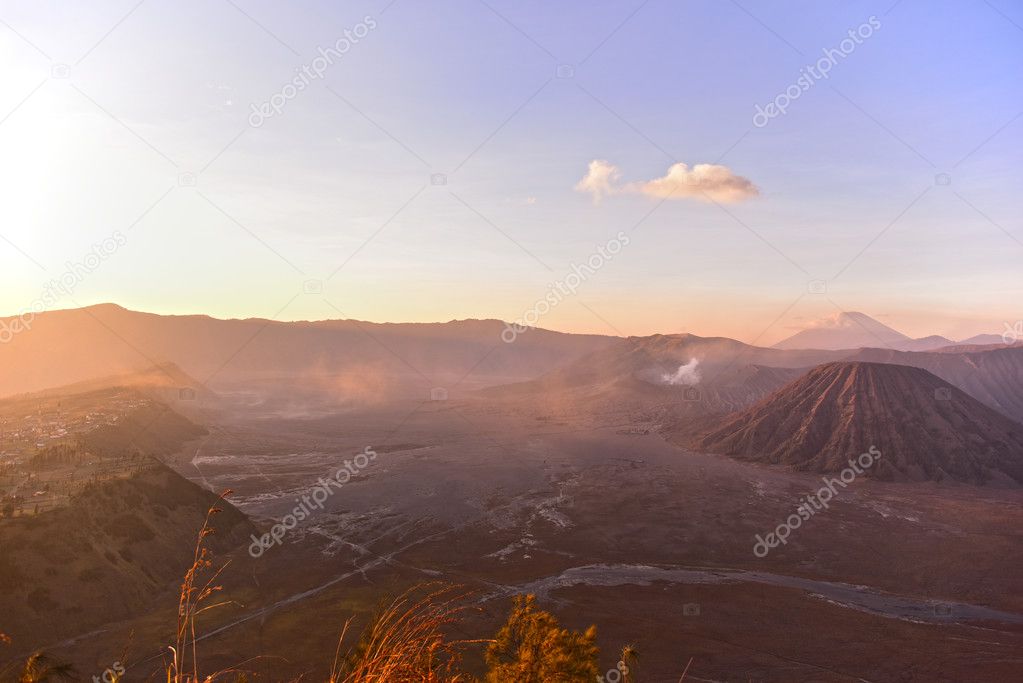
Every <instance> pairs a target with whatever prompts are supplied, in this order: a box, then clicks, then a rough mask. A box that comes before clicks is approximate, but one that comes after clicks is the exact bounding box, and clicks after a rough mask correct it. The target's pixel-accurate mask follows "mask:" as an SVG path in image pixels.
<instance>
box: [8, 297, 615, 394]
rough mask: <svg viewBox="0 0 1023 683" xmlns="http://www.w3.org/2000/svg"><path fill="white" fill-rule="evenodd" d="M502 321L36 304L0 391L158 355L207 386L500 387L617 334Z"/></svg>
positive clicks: (132, 368) (71, 378) (126, 368)
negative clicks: (397, 383)
mask: <svg viewBox="0 0 1023 683" xmlns="http://www.w3.org/2000/svg"><path fill="white" fill-rule="evenodd" d="M504 330H505V325H504V323H502V322H501V321H498V320H460V321H451V322H447V323H422V324H413V323H409V324H391V323H387V324H377V323H368V322H361V321H356V320H325V321H319V322H301V321H300V322H278V321H273V320H260V319H246V320H220V319H217V318H211V317H209V316H205V315H187V316H162V315H155V314H150V313H139V312H135V311H129V310H126V309H124V308H121V307H120V306H116V305H113V304H104V305H98V306H90V307H86V308H82V309H73V310H62V311H51V312H46V313H41V314H39V315H37V316H36V317H35V319H34V321H33V324H32V328H31V329H30V330H27V331H23V332H21V333H20V334H18V335H16V336H14V337H13V338H12V339H11V341H10V342H9V343H7V344H3V345H0V396H7V395H11V394H17V393H24V392H30V391H38V390H40V389H45V388H48V387H54V386H63V385H67V384H71V383H75V382H86V381H89V380H94V379H97V378H102V377H109V376H112V375H122V374H130V373H136V372H139V371H140V370H141V371H145V370H147V369H149V368H152V367H153V365H154V364H163V363H173V364H174V365H175V366H177V367H178V368H180V370H181V372H183V373H186V374H187V375H188V376H190V377H192V378H195V380H197V381H198V382H200V383H201V384H203V385H210V386H211V387H214V388H215V387H216V386H218V385H220V386H223V385H226V384H230V383H236V382H242V381H250V380H253V379H266V378H280V377H283V378H290V379H294V380H298V381H301V382H306V383H311V384H312V383H320V384H323V385H325V387H326V386H328V385H334V384H336V385H339V386H341V387H342V388H343V387H344V386H347V385H349V384H352V385H367V384H377V385H383V384H385V383H386V382H387V381H388V380H389V379H390V378H396V377H397V378H403V380H404V381H406V382H407V381H413V382H417V383H423V384H425V385H426V386H427V388H429V387H431V386H445V382H448V381H452V378H453V380H455V381H457V380H460V379H462V378H464V377H466V376H467V375H469V374H470V373H472V374H471V378H470V379H472V380H476V381H479V382H480V383H482V384H487V383H490V384H496V383H501V382H509V381H516V380H522V379H529V378H533V377H537V376H539V375H541V374H543V373H544V372H547V371H550V370H552V369H553V368H555V367H557V366H559V365H561V364H563V363H566V362H568V361H570V360H573V359H575V358H578V357H579V356H582V355H585V354H586V353H589V352H591V351H594V350H596V349H598V348H602V347H604V346H606V345H608V344H609V343H611V342H612V341H614V340H615V338H612V337H601V336H597V335H571V334H562V333H558V332H550V331H547V330H542V329H532V330H529V331H528V332H526V333H523V334H520V335H519V336H518V337H517V338H516V339H515V341H514V343H511V344H509V343H505V342H504V341H502V338H501V333H502V332H503V331H504ZM424 376H425V377H424ZM451 383H453V381H452V382H451ZM406 395H407V392H406Z"/></svg>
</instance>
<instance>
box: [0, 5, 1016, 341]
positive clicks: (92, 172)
mask: <svg viewBox="0 0 1023 683" xmlns="http://www.w3.org/2000/svg"><path fill="white" fill-rule="evenodd" d="M871 17H874V18H875V20H876V22H878V23H879V28H877V29H876V30H873V31H872V34H871V35H870V37H869V38H866V39H864V40H862V42H861V43H859V44H857V45H856V46H855V49H853V50H852V51H851V52H850V53H849V54H848V55H847V56H844V57H842V58H841V59H840V60H838V61H837V63H836V64H835V65H834V66H833V68H832V70H831V72H830V74H829V77H828V78H827V79H826V80H825V79H822V80H819V81H815V82H814V83H813V85H812V87H810V88H809V89H807V90H806V91H805V92H803V93H802V94H801V95H800V96H799V97H798V99H795V100H794V101H792V102H791V105H790V106H789V108H788V110H787V113H785V114H784V115H781V116H778V117H776V118H773V119H771V120H770V121H769V122H768V123H767V125H766V126H763V127H756V126H754V125H753V123H752V117H753V114H754V112H755V111H756V110H755V107H756V106H757V105H765V104H767V103H768V102H770V101H772V100H774V99H775V97H776V96H777V95H778V94H779V93H782V92H784V91H785V90H786V88H787V87H789V86H790V85H792V84H794V83H796V82H797V79H798V78H799V77H800V75H801V69H803V67H805V66H806V65H808V64H813V63H815V62H816V61H817V60H818V59H820V58H821V56H822V51H823V50H825V49H827V48H838V47H839V45H840V43H841V42H842V40H843V39H845V38H846V37H847V32H848V31H849V30H850V29H852V30H856V29H857V27H859V26H861V25H862V24H864V23H866V22H868V21H869V20H870V18H871ZM367 18H368V19H367ZM0 21H2V22H3V23H2V24H0V65H2V66H0V70H2V71H0V73H2V76H3V80H4V85H5V87H4V88H3V90H2V92H0V118H3V121H2V123H0V181H2V183H3V184H2V186H3V187H4V190H5V191H4V200H3V202H2V205H0V235H2V236H3V237H4V238H5V239H4V240H3V241H0V259H2V263H3V266H4V268H3V269H2V271H0V285H2V288H0V310H2V311H3V312H4V313H5V314H14V313H17V312H19V311H21V310H23V309H24V308H26V307H29V306H31V305H32V304H33V302H35V301H37V300H38V299H39V297H40V290H41V289H42V288H43V286H44V285H45V283H46V282H47V281H48V280H50V279H59V278H60V277H61V276H62V274H64V273H65V271H66V270H67V269H68V266H67V262H69V261H71V262H72V263H74V262H78V261H81V260H82V259H83V258H84V257H85V255H86V254H88V253H90V251H92V250H93V248H94V247H93V245H94V244H95V243H97V242H98V241H101V240H103V239H104V238H105V237H108V236H110V235H111V234H112V233H113V232H114V231H121V233H122V234H123V235H124V236H125V237H126V240H125V244H124V246H120V247H119V248H118V249H117V250H116V252H115V253H111V254H109V255H108V256H104V258H103V259H102V263H100V264H99V265H98V267H96V268H95V269H90V270H89V272H86V273H80V274H81V277H80V278H76V280H80V281H76V282H75V284H74V286H73V292H72V293H71V294H70V295H67V296H62V297H61V298H60V300H59V301H56V302H50V301H47V305H48V307H57V308H59V307H71V306H75V305H84V304H89V303H98V302H101V301H114V302H117V303H120V304H122V305H125V306H127V307H129V308H137V309H142V310H150V311H155V312H161V313H190V312H206V313H210V314H213V315H218V316H222V317H247V316H261V317H273V316H276V317H279V318H280V319H319V318H327V317H340V316H344V317H354V318H360V319H367V320H377V321H384V320H390V321H406V320H408V321H426V320H448V319H452V318H466V317H498V318H503V319H508V320H514V319H518V318H520V317H521V316H522V315H523V312H524V311H528V310H530V309H531V308H533V307H534V305H535V302H536V301H537V300H538V299H541V298H542V297H544V295H545V293H546V292H547V291H549V285H550V283H555V282H559V281H561V280H563V279H564V277H565V275H566V274H567V273H568V272H571V269H572V265H573V264H579V263H582V262H584V261H586V259H587V258H589V256H590V255H591V254H592V253H593V252H594V250H595V249H596V247H597V246H598V245H603V244H605V243H606V242H607V241H608V240H609V239H611V238H612V237H613V236H614V235H616V234H617V233H618V232H619V231H625V232H626V233H627V234H629V235H630V237H631V240H630V244H629V245H628V247H626V248H625V249H623V250H622V251H621V253H619V254H617V255H615V256H614V258H613V259H610V260H608V261H607V262H606V263H603V264H602V265H601V267H600V268H599V270H598V271H597V272H595V273H594V274H593V275H592V277H589V278H588V279H587V280H586V281H585V282H583V283H582V284H581V285H580V286H579V287H578V290H577V291H576V293H575V294H573V295H572V296H569V297H566V298H565V299H564V300H563V301H561V302H559V303H558V304H557V305H556V306H555V307H553V308H552V310H550V311H549V312H547V313H546V314H545V315H544V316H543V317H542V319H540V320H539V322H538V324H540V325H541V326H544V327H549V328H553V329H563V330H570V331H593V332H604V333H623V334H646V333H652V332H681V331H691V332H695V333H697V334H721V335H727V336H733V337H737V338H740V339H744V340H746V341H753V340H758V342H759V343H770V342H773V341H777V340H778V339H780V338H782V337H784V336H787V335H789V334H791V333H792V332H793V331H794V330H795V329H798V328H799V327H801V326H804V325H807V324H811V323H812V321H814V320H816V319H818V318H820V317H822V316H827V315H831V314H833V313H835V312H836V311H837V310H841V309H845V310H859V311H863V312H865V313H868V314H870V315H874V316H875V317H878V318H879V319H880V320H882V321H884V322H886V323H888V324H891V325H894V326H895V327H897V328H899V329H901V330H903V331H905V332H907V333H909V334H914V335H924V334H931V333H942V334H946V335H949V336H952V337H964V336H969V335H972V334H975V333H978V332H986V331H990V332H1000V331H1001V330H1002V329H1003V325H1004V323H1005V322H1012V321H1015V320H1017V319H1019V318H1020V317H1023V312H1021V311H1020V310H1019V303H1018V302H1019V301H1021V300H1023V296H1021V294H1023V277H1021V273H1023V269H1021V262H1023V226H1021V225H1020V218H1019V217H1020V215H1023V212H1021V208H1023V206H1021V204H1023V200H1021V199H1020V197H1021V193H1020V192H1019V190H1018V188H1019V185H1020V172H1019V164H1020V150H1021V149H1023V145H1021V142H1023V118H1020V114H1021V112H1023V88H1020V87H1019V74H1020V73H1021V72H1023V69H1021V67H1023V9H1021V8H1020V7H1019V6H1018V5H1016V4H1013V3H1010V2H1006V1H1005V0H991V2H990V3H987V2H983V1H980V0H978V1H976V2H972V1H966V0H961V1H957V2H923V1H921V0H901V1H900V2H894V0H889V1H887V2H786V3H780V2H777V3H774V2H772V3H768V2H754V1H753V0H740V1H739V2H684V3H683V2H668V1H667V0H649V1H648V2H642V1H633V2H562V3H541V2H510V1H507V2H499V1H498V0H486V2H483V1H482V0H458V1H452V2H433V3H417V2H412V0H395V1H394V2H390V0H385V1H384V2H345V3H325V2H322V3H321V2H304V3H289V4H287V5H285V4H283V3H273V2H255V1H250V0H232V1H231V2H229V1H228V0H220V1H216V0H208V1H205V2H173V3H172V2H168V1H167V0H144V1H143V2H141V3H140V2H138V0H131V1H129V2H91V3H80V4H78V5H75V6H73V7H58V6H57V5H56V4H41V3H37V2H6V3H4V4H3V5H2V6H0ZM369 23H372V24H373V25H374V27H373V28H370V29H369V30H368V31H366V32H365V33H364V37H361V38H359V39H358V40H356V41H352V43H351V44H350V46H349V47H350V49H348V51H347V52H345V54H344V55H343V56H341V57H340V58H338V59H336V60H335V63H333V64H331V65H329V68H327V69H326V70H325V71H324V77H323V78H322V79H313V80H311V81H310V83H309V86H308V88H306V89H305V90H303V91H301V92H298V93H297V94H296V95H295V96H294V98H292V99H289V100H287V102H286V104H285V106H283V107H282V110H281V113H280V114H279V115H275V116H273V117H270V118H269V119H267V120H266V121H265V122H264V123H263V125H261V126H260V127H252V126H251V125H250V113H251V105H253V104H255V105H257V106H258V105H259V104H260V103H262V102H265V101H268V100H269V99H270V98H271V97H272V96H273V95H274V94H275V93H280V92H281V91H282V87H283V86H284V85H285V84H286V83H288V82H289V80H291V79H292V78H294V77H295V75H296V69H300V68H302V67H303V66H307V65H311V64H312V63H313V60H314V59H315V58H316V57H317V54H318V53H317V49H318V48H321V47H324V48H325V47H329V46H332V45H335V43H336V41H337V40H338V39H339V38H342V37H343V36H344V35H345V31H346V30H348V31H349V32H350V31H352V30H354V29H355V28H356V27H358V26H359V25H360V24H369ZM361 31H362V29H360V32H361ZM349 35H351V34H349ZM559 66H561V67H562V68H561V69H560V73H561V76H562V77H558V73H559V69H558V67H559ZM566 67H568V68H566ZM564 76H570V77H564ZM4 117H6V118H4ZM595 159H602V160H607V161H608V162H609V163H611V164H613V165H614V166H615V167H617V169H619V171H620V173H621V181H620V183H621V187H622V188H623V191H621V192H618V193H615V194H613V195H612V196H607V197H604V198H603V199H602V200H601V201H600V202H599V203H596V202H594V200H593V199H592V198H591V197H590V196H588V195H587V194H585V193H581V192H578V191H576V190H575V189H574V187H575V185H576V184H577V183H578V182H579V181H580V180H581V179H582V178H583V177H584V175H585V174H586V172H587V167H588V165H589V163H590V162H591V161H593V160H595ZM679 162H681V163H685V164H687V165H688V167H690V168H691V167H692V166H694V165H696V164H718V165H721V166H724V167H725V168H726V169H727V171H728V172H729V173H731V174H734V175H735V176H737V177H741V178H744V179H748V181H749V182H750V183H752V184H753V185H755V186H756V188H757V190H758V193H757V195H756V196H753V197H749V198H746V199H743V200H740V201H734V202H731V203H725V202H720V203H715V202H710V201H705V200H704V199H703V198H702V197H700V196H698V195H697V196H673V197H672V198H670V199H668V200H664V201H661V200H660V199H658V198H657V197H652V196H649V194H645V193H644V192H643V191H641V190H640V189H634V190H630V191H625V190H624V188H626V187H632V188H639V187H640V186H641V185H642V183H644V182H647V181H650V180H653V179H655V178H659V177H662V176H664V175H665V174H666V173H667V172H668V168H669V166H671V165H672V164H674V163H679ZM435 174H443V175H444V176H445V178H446V183H445V184H443V185H434V184H431V177H432V176H434V175H435ZM939 174H947V176H948V178H949V181H950V182H949V183H948V184H944V180H942V181H940V182H937V181H936V177H937V176H939ZM191 178H195V185H194V186H192V184H191V180H190V179H191ZM630 183H631V184H632V185H629V184H630ZM339 268H340V269H339ZM836 276H837V277H836ZM311 280H312V281H316V280H319V281H322V282H323V292H322V294H321V293H319V292H318V291H315V290H317V289H318V288H317V287H315V286H313V287H312V290H314V291H313V292H312V293H303V283H305V282H307V281H311ZM816 280H822V281H825V282H826V285H825V289H826V291H825V292H824V293H821V292H820V287H819V286H815V287H811V286H810V282H811V281H816ZM306 288H307V289H309V287H308V286H307V287H306Z"/></svg>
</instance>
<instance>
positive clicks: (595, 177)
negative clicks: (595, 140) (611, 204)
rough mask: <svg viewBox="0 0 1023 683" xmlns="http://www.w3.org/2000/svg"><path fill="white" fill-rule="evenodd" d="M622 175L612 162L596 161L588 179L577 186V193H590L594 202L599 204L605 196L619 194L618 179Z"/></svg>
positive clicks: (589, 170)
mask: <svg viewBox="0 0 1023 683" xmlns="http://www.w3.org/2000/svg"><path fill="white" fill-rule="evenodd" d="M621 176H622V174H621V172H620V171H619V170H618V168H617V167H616V166H615V165H614V164H612V163H611V162H610V161H604V160H603V159H594V160H593V161H591V162H590V167H589V169H588V170H587V172H586V177H584V178H583V179H582V180H580V181H579V182H578V183H576V185H575V189H576V192H589V193H590V194H591V195H593V201H594V202H599V201H600V200H601V199H602V198H603V197H604V195H610V194H617V193H618V192H619V190H618V189H617V188H616V185H617V183H618V179H619V178H621Z"/></svg>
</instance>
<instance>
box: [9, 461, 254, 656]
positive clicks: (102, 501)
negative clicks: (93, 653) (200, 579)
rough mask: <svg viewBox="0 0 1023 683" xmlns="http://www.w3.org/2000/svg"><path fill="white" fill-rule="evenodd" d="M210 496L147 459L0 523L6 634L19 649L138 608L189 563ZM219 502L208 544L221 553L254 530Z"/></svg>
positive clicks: (128, 614) (169, 585)
mask: <svg viewBox="0 0 1023 683" xmlns="http://www.w3.org/2000/svg"><path fill="white" fill-rule="evenodd" d="M215 499H216V496H215V495H214V494H212V493H210V492H209V491H205V490H203V489H201V488H199V487H198V486H196V485H195V484H192V483H191V482H189V481H187V480H186V479H184V478H182V477H181V476H180V475H178V474H176V473H175V472H173V471H172V470H170V469H169V468H167V467H165V466H164V465H161V464H159V463H157V462H155V461H151V464H150V465H149V466H148V467H146V468H145V469H143V470H142V471H141V472H139V473H137V474H136V475H134V476H132V477H130V478H127V479H118V480H113V481H107V482H103V483H101V484H94V485H91V486H88V487H87V488H86V489H85V490H84V491H83V492H82V493H80V494H78V495H76V496H75V497H73V498H72V500H71V503H70V505H68V506H67V507H63V508H58V509H56V510H53V511H50V512H47V513H45V514H41V515H36V516H26V517H16V518H14V519H7V520H0V586H3V590H2V591H0V613H2V614H3V615H4V628H5V630H6V631H7V632H8V634H9V635H10V636H11V637H12V638H13V639H14V641H15V642H16V643H19V644H20V646H21V647H27V646H29V645H30V644H34V645H36V646H38V645H44V644H46V643H49V642H53V641H56V640H59V639H60V638H62V637H66V636H68V635H72V634H77V633H83V632H85V631H88V630H89V629H91V628H95V627H96V626H98V625H100V624H104V623H107V622H110V621H116V620H119V619H125V618H128V617H131V616H135V615H138V614H140V613H141V612H143V611H144V610H146V609H147V608H148V607H149V606H150V604H151V600H152V599H153V598H154V597H155V596H157V595H158V594H161V593H162V592H164V591H166V590H172V589H173V588H174V585H175V582H176V581H178V580H179V579H180V577H181V575H182V573H183V571H184V569H185V568H187V567H188V566H189V565H190V564H191V562H192V549H193V548H194V545H195V537H196V534H197V532H198V530H199V529H200V528H201V526H202V523H203V519H204V518H205V515H206V511H207V509H208V508H209V507H210V505H212V504H213V502H214V501H215ZM219 507H221V508H223V512H222V513H221V514H220V515H219V516H218V517H217V534H216V535H215V536H213V537H211V541H212V543H213V545H214V547H215V548H217V549H219V550H227V549H229V548H231V547H234V546H237V545H239V544H241V543H242V542H243V541H244V540H245V539H246V538H247V537H248V535H249V534H250V533H252V531H253V527H252V526H251V525H250V523H249V521H248V519H247V518H246V517H245V516H244V515H243V514H242V513H241V512H239V511H238V510H237V509H235V508H234V507H233V506H231V505H224V504H221V505H220V506H219ZM57 614H59V615H61V616H60V618H59V619H57V618H55V615H57Z"/></svg>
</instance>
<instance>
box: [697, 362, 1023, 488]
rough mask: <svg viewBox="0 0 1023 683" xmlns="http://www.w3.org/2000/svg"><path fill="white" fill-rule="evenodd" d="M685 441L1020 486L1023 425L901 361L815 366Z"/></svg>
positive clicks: (825, 467)
mask: <svg viewBox="0 0 1023 683" xmlns="http://www.w3.org/2000/svg"><path fill="white" fill-rule="evenodd" d="M689 443H690V444H691V446H692V447H693V448H694V449H697V450H701V451H709V452H714V453H723V454H726V455H732V456H736V457H739V458H742V459H745V460H752V461H756V462H762V463H771V464H784V465H789V466H791V467H793V468H794V469H797V470H806V471H814V472H838V471H840V470H842V469H844V468H845V467H847V461H848V459H849V458H853V457H856V456H857V455H859V454H861V453H864V452H866V451H867V450H868V449H870V448H871V447H876V448H878V449H880V451H881V452H882V453H883V458H882V459H881V460H880V462H879V463H878V464H876V465H875V466H874V467H872V468H871V469H869V470H868V471H867V476H871V477H876V478H879V479H887V480H913V481H920V480H933V481H945V480H953V481H961V482H969V483H974V484H983V483H988V482H996V483H1003V484H1011V485H1016V486H1018V485H1020V484H1023V426H1021V425H1019V424H1018V423H1015V422H1013V421H1012V420H1009V419H1008V418H1006V417H1004V416H1003V415H1001V414H999V413H997V412H995V411H994V410H992V409H991V408H988V407H987V406H985V405H983V404H981V403H980V402H979V401H977V400H976V399H974V398H972V397H971V396H969V395H967V394H966V393H964V392H963V391H961V390H960V389H957V388H955V387H953V386H952V385H950V384H949V383H947V382H945V381H943V380H941V379H939V378H937V377H935V376H934V375H932V374H931V373H929V372H926V371H924V370H921V369H919V368H912V367H908V366H900V365H890V364H882V363H861V362H840V363H830V364H826V365H822V366H820V367H818V368H815V369H814V370H812V371H811V372H809V373H807V374H806V375H805V376H803V377H800V378H799V379H797V380H795V381H793V382H791V383H790V384H788V385H786V386H784V387H782V388H781V389H779V390H778V391H776V392H775V393H773V394H771V395H770V396H768V397H767V398H765V399H764V400H762V401H760V402H759V403H757V404H756V405H754V406H752V407H750V408H749V409H747V410H744V411H741V412H739V413H736V414H734V415H731V416H729V417H727V418H724V419H723V420H721V421H720V422H718V423H717V424H716V425H714V426H713V427H712V428H710V429H708V430H705V431H704V433H702V434H700V435H697V436H696V437H695V438H691V439H690V440H689Z"/></svg>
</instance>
